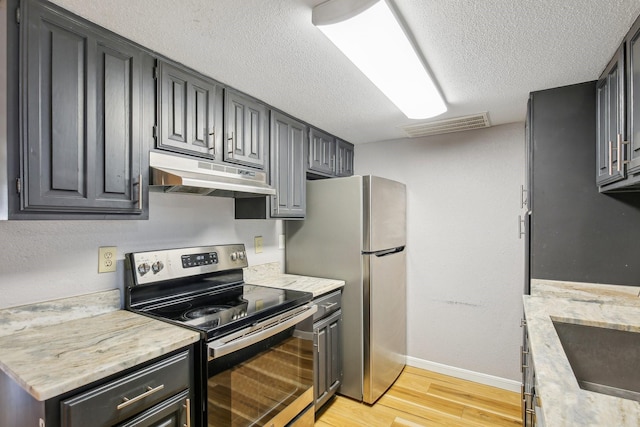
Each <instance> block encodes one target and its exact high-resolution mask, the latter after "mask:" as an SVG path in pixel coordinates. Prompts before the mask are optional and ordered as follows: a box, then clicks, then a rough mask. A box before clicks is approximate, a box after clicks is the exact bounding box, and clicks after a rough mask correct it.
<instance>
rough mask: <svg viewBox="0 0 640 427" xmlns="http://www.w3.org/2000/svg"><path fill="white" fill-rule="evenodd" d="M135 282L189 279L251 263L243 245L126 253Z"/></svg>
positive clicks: (136, 283) (137, 283)
mask: <svg viewBox="0 0 640 427" xmlns="http://www.w3.org/2000/svg"><path fill="white" fill-rule="evenodd" d="M127 260H128V262H129V264H130V266H131V272H132V273H133V275H134V279H135V280H134V284H135V285H145V284H151V283H155V282H161V281H165V280H171V279H179V278H187V277H191V276H198V275H202V274H207V273H214V272H219V271H225V270H234V269H240V268H244V267H247V266H248V262H247V253H246V251H245V247H244V245H242V244H237V245H218V246H201V247H193V248H182V249H167V250H161V251H149V252H137V253H130V254H127Z"/></svg>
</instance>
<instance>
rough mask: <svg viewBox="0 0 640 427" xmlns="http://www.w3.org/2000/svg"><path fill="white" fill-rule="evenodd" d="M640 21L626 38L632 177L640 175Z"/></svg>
mask: <svg viewBox="0 0 640 427" xmlns="http://www.w3.org/2000/svg"><path fill="white" fill-rule="evenodd" d="M639 40H640V19H638V20H636V22H635V23H634V24H633V26H632V27H631V30H630V31H629V33H628V34H627V36H626V38H625V49H626V56H625V64H626V73H627V78H626V107H627V110H626V112H627V115H626V119H627V140H628V142H629V145H628V155H629V157H628V164H627V173H628V175H630V176H633V175H637V174H638V173H640V43H639Z"/></svg>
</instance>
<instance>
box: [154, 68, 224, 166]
mask: <svg viewBox="0 0 640 427" xmlns="http://www.w3.org/2000/svg"><path fill="white" fill-rule="evenodd" d="M157 75H158V78H159V82H158V117H159V120H158V121H159V123H158V127H159V136H158V141H157V146H158V148H162V149H167V150H171V151H177V152H182V153H186V154H195V155H197V156H201V157H207V158H210V159H215V158H216V154H217V153H216V146H219V145H220V143H219V142H217V141H221V140H222V87H221V86H220V85H218V84H217V83H216V82H214V81H212V80H210V79H207V78H205V77H202V76H197V75H195V73H193V72H190V71H188V70H187V69H185V68H182V67H178V66H175V65H172V64H169V63H167V62H165V61H158V70H157Z"/></svg>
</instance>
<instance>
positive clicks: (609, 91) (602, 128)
mask: <svg viewBox="0 0 640 427" xmlns="http://www.w3.org/2000/svg"><path fill="white" fill-rule="evenodd" d="M596 97H597V98H596V102H597V136H596V140H597V149H598V153H597V159H598V173H597V179H596V181H597V183H598V184H599V185H604V184H609V183H612V182H615V181H619V180H620V179H622V178H624V176H625V172H624V169H625V168H624V159H625V158H626V157H625V152H624V151H625V150H626V144H622V143H621V142H620V141H623V140H624V46H621V47H620V49H618V51H617V53H616V55H615V56H614V57H613V59H612V60H611V61H610V62H609V64H608V65H607V68H606V69H605V71H604V73H603V74H602V76H601V77H600V79H599V80H598V83H597V86H596Z"/></svg>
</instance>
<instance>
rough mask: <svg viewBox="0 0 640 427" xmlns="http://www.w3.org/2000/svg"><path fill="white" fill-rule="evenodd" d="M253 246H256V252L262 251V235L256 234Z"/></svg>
mask: <svg viewBox="0 0 640 427" xmlns="http://www.w3.org/2000/svg"><path fill="white" fill-rule="evenodd" d="M253 246H254V247H255V248H256V253H257V254H261V253H262V236H256V237H254V238H253Z"/></svg>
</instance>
